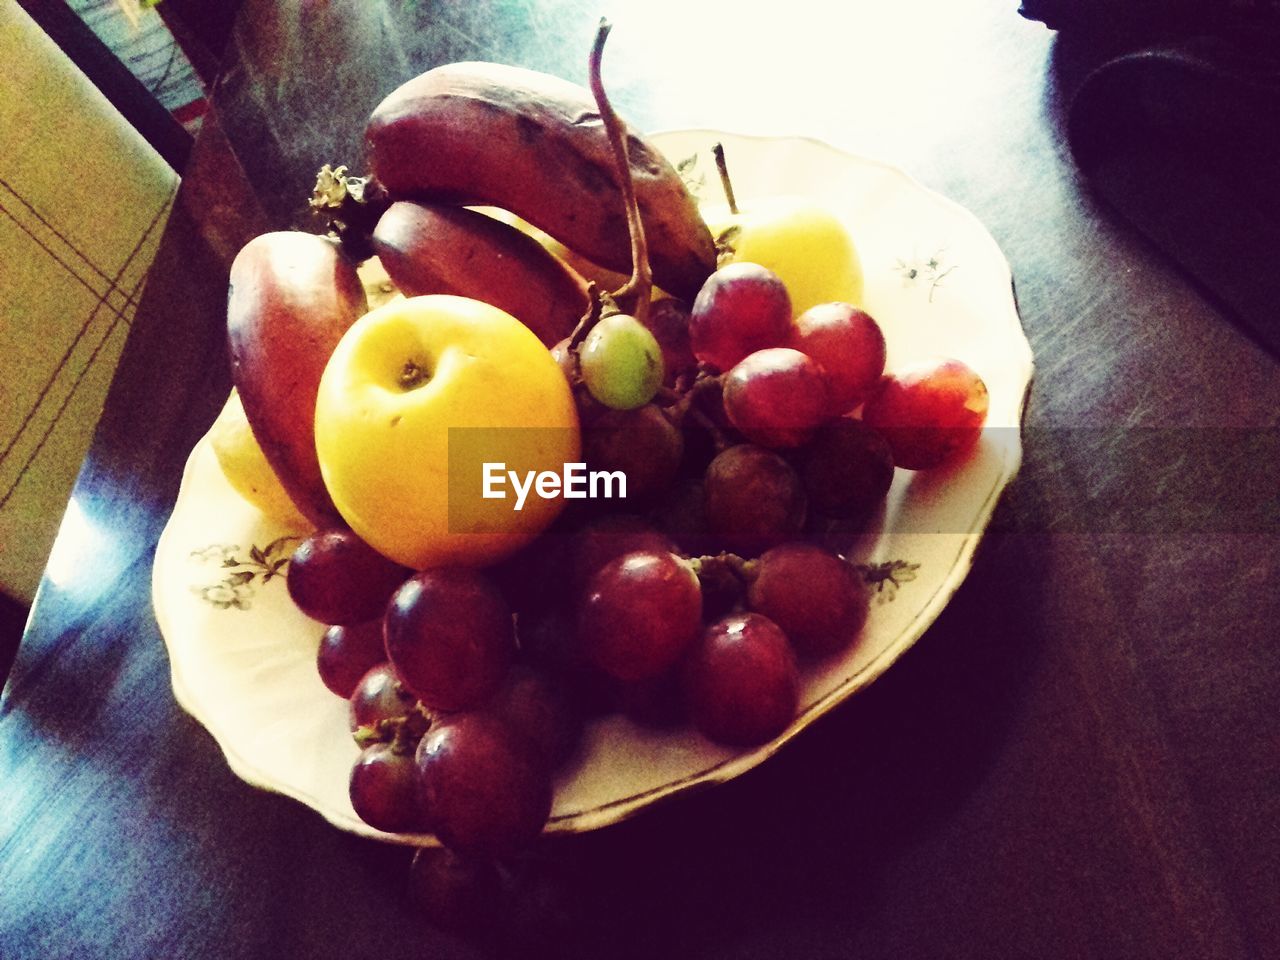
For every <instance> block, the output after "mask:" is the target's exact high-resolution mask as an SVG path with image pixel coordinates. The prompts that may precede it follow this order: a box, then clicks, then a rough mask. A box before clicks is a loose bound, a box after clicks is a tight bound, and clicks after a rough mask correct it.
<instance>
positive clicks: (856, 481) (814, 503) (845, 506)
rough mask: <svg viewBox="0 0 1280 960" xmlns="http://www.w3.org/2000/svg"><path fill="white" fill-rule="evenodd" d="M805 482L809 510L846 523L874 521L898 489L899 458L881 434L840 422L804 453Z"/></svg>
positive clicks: (828, 424)
mask: <svg viewBox="0 0 1280 960" xmlns="http://www.w3.org/2000/svg"><path fill="white" fill-rule="evenodd" d="M799 461H800V476H801V478H802V479H803V480H804V489H805V493H806V494H808V496H809V505H810V506H811V507H813V508H814V510H816V511H818V512H819V513H823V514H826V515H827V516H830V517H839V518H841V519H845V520H861V519H865V518H866V517H868V516H870V515H871V513H872V511H873V510H875V509H876V508H877V507H878V506H879V505H880V503H881V502H882V501H883V500H884V498H885V495H886V494H887V493H888V492H889V487H890V485H891V484H892V483H893V453H892V452H891V451H890V450H889V442H888V441H887V440H885V438H884V435H883V434H881V433H880V432H879V431H877V430H874V429H872V428H871V427H869V426H867V425H866V424H865V423H863V422H862V421H860V420H851V419H849V418H848V417H839V418H837V419H835V420H829V421H827V422H826V423H824V424H823V425H822V426H821V427H819V428H818V432H817V433H816V434H814V436H813V439H812V440H810V441H809V443H808V444H807V445H806V446H805V447H804V449H802V450H801V451H800V457H799Z"/></svg>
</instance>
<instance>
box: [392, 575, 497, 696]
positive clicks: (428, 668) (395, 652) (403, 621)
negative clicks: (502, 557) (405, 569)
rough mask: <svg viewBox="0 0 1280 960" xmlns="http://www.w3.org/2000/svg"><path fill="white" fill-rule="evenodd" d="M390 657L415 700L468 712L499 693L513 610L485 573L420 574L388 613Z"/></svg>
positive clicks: (399, 592) (407, 584) (397, 596)
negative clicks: (472, 707) (467, 709)
mask: <svg viewBox="0 0 1280 960" xmlns="http://www.w3.org/2000/svg"><path fill="white" fill-rule="evenodd" d="M385 629H386V640H387V657H388V659H390V661H391V663H392V664H393V665H394V666H395V668H396V672H397V673H398V674H399V675H400V677H401V678H402V679H403V680H404V683H405V686H407V687H408V688H409V689H410V690H411V691H413V693H414V694H416V695H417V697H418V699H419V700H421V701H422V702H423V703H424V704H426V706H427V707H429V708H432V709H436V710H465V709H466V708H468V707H471V706H475V705H476V704H478V703H480V702H481V701H483V700H485V699H487V698H488V697H490V696H492V695H493V694H494V693H496V692H497V690H498V688H499V687H500V686H501V685H502V681H503V679H504V677H505V676H506V672H507V667H508V666H509V665H510V663H511V660H512V657H513V656H514V655H515V627H514V625H513V623H512V620H511V610H510V609H509V608H508V607H507V603H506V601H505V600H503V598H502V594H501V593H500V592H499V591H498V589H497V587H495V586H494V585H493V583H492V582H490V581H489V580H488V578H486V577H485V576H484V575H483V574H481V573H478V572H476V571H474V570H466V569H463V568H460V567H441V568H438V569H435V570H424V571H422V572H421V573H419V574H417V575H415V576H414V577H412V578H410V579H409V580H407V581H405V583H404V585H403V586H402V587H401V588H400V589H399V590H397V591H396V594H395V596H394V597H392V598H391V603H390V605H389V606H388V607H387V617H386V628H385Z"/></svg>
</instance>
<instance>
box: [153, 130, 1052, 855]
mask: <svg viewBox="0 0 1280 960" xmlns="http://www.w3.org/2000/svg"><path fill="white" fill-rule="evenodd" d="M654 139H655V140H656V141H657V142H658V144H659V145H660V146H661V147H662V149H664V150H665V151H666V152H667V154H668V156H670V157H671V158H672V159H673V160H674V161H680V160H683V159H685V158H689V157H693V156H695V155H697V157H698V159H697V162H696V163H694V164H692V165H690V166H688V167H686V173H687V176H688V178H689V179H690V180H691V181H693V182H694V184H695V189H696V182H697V181H698V180H704V184H703V187H702V190H703V192H705V194H706V196H707V198H708V199H715V196H714V194H713V191H718V185H717V183H718V181H717V180H716V175H715V167H714V164H713V163H712V161H711V159H710V152H709V151H710V147H711V145H712V144H713V143H715V142H716V141H717V140H718V141H721V142H723V143H724V144H725V148H726V151H727V153H728V156H729V157H730V158H731V165H732V172H733V176H734V181H735V187H736V192H737V194H738V198H739V202H740V203H745V202H749V201H750V198H752V197H755V196H767V195H771V194H777V193H802V194H806V195H810V196H813V197H815V198H818V199H820V200H822V201H823V202H825V203H826V204H829V205H830V206H831V207H832V208H833V209H835V210H836V211H838V212H839V214H840V215H841V216H843V217H844V218H846V219H847V221H848V225H849V229H850V231H851V233H852V235H853V237H854V238H855V240H856V242H857V244H858V247H859V251H860V253H861V256H862V262H863V268H864V273H865V276H866V302H865V306H866V308H867V310H868V311H869V312H870V313H871V314H872V315H873V316H875V317H876V318H877V319H878V320H879V322H880V323H881V325H882V327H883V328H884V330H885V334H886V339H887V341H888V348H889V361H888V364H889V368H890V369H893V368H894V367H898V366H901V365H903V364H905V363H908V362H911V361H913V360H916V359H922V358H925V357H929V356H937V355H944V356H951V357H956V358H959V359H961V360H963V361H965V362H966V363H968V364H969V365H970V366H972V367H973V368H974V369H975V370H977V372H978V373H979V374H980V375H981V376H982V378H983V379H984V380H985V381H986V383H987V386H988V388H989V389H990V392H991V411H990V417H989V421H988V423H989V426H990V427H991V428H992V429H989V430H988V431H986V433H985V434H984V437H983V439H982V442H981V443H980V444H979V446H978V448H977V449H976V450H975V451H974V453H973V455H972V456H970V457H969V458H968V459H966V460H965V461H964V462H963V463H961V464H958V465H956V466H954V467H952V468H949V469H947V470H946V471H944V472H942V473H941V474H939V473H934V474H928V475H926V474H919V475H917V474H913V473H909V472H907V471H902V470H899V471H897V475H896V477H895V479H894V483H893V487H892V489H891V491H890V495H889V500H888V504H887V508H886V510H885V514H884V523H883V527H882V532H881V533H879V534H878V535H877V536H873V537H868V538H866V539H865V542H864V543H863V544H862V545H861V547H860V548H859V551H860V553H859V556H857V557H856V558H855V559H857V560H859V561H861V562H863V563H864V564H866V565H867V567H868V575H869V578H870V579H872V580H874V581H875V584H876V594H875V598H876V602H874V603H873V604H872V607H871V614H870V617H869V620H868V623H867V627H866V630H865V632H864V635H863V636H862V638H861V639H860V640H859V642H858V643H857V644H856V645H855V646H854V648H853V649H851V650H849V651H848V652H847V653H846V654H845V655H843V656H842V657H840V658H838V659H836V660H834V661H829V662H826V663H823V664H821V665H820V666H811V667H809V668H807V669H806V670H805V671H804V673H803V677H802V682H803V685H802V692H801V707H800V712H799V715H798V716H797V717H796V720H795V722H794V723H792V724H791V726H790V727H789V728H788V729H787V730H786V732H785V733H783V734H782V735H781V736H779V737H778V738H777V739H776V740H774V741H773V742H771V743H769V744H766V745H765V746H762V747H760V748H758V749H754V750H749V751H745V752H743V751H731V750H726V749H723V748H720V747H717V746H715V745H713V744H711V743H709V742H708V741H706V740H705V739H703V738H702V737H701V736H699V735H698V734H696V733H694V732H692V731H681V732H674V733H668V732H662V733H659V732H654V731H651V730H646V729H643V728H640V727H637V726H635V725H633V724H632V723H631V722H629V721H627V720H625V719H623V718H621V717H611V718H607V719H604V720H602V721H598V722H596V723H595V724H594V725H593V726H591V727H590V729H589V730H588V733H587V742H586V746H585V749H584V750H583V751H582V753H581V755H580V759H579V761H578V762H577V763H576V765H575V766H574V767H573V768H572V769H569V770H567V771H565V772H564V774H563V775H562V777H561V779H560V781H559V783H558V786H557V791H556V801H555V808H554V810H553V813H552V819H551V822H550V824H549V826H548V829H549V830H551V831H554V832H577V831H584V830H592V829H596V828H598V827H602V826H605V825H607V824H610V823H613V822H615V821H618V820H621V819H623V818H625V817H628V816H630V815H632V814H634V813H636V812H637V811H639V810H641V809H642V808H644V807H645V806H647V805H649V804H651V803H653V802H655V801H657V800H660V799H663V798H665V797H669V796H672V795H674V794H676V793H679V792H680V791H683V790H687V789H689V788H691V787H694V786H697V785H699V784H706V783H713V782H720V781H724V780H728V779H730V778H732V777H734V776H737V775H738V774H740V773H742V772H743V771H745V770H747V769H749V768H751V767H753V766H755V765H756V764H758V763H760V762H761V761H763V760H765V759H766V758H767V757H769V756H770V755H771V754H773V753H774V752H775V751H776V750H778V749H779V748H780V747H781V746H782V745H783V744H784V743H786V742H787V741H788V740H790V739H791V738H792V737H794V736H796V735H797V734H799V733H800V731H802V730H803V729H804V728H805V727H806V726H808V724H810V723H811V722H812V721H813V720H815V719H816V718H817V717H819V716H820V715H822V714H823V713H825V712H826V711H828V710H830V709H832V708H834V707H836V706H837V705H839V704H840V702H841V701H843V700H845V699H847V698H848V697H850V696H852V695H853V694H854V693H856V692H857V691H858V690H860V689H862V688H863V687H865V686H866V685H867V684H868V683H870V682H871V681H872V680H874V679H875V678H876V677H878V676H879V675H880V674H881V673H883V672H884V671H885V670H886V669H887V668H888V667H889V666H890V665H891V664H892V663H893V662H894V661H895V660H896V659H897V658H898V657H899V656H901V654H902V653H903V651H905V650H906V649H907V648H908V647H909V646H911V644H912V643H914V642H915V640H916V639H917V638H918V637H919V636H920V635H921V634H922V633H923V632H924V630H925V629H926V628H927V627H928V626H929V624H930V623H932V622H933V620H934V619H935V618H936V617H937V616H938V614H939V612H940V611H941V610H942V608H943V607H944V606H945V605H946V603H947V601H948V600H949V599H950V597H951V595H952V594H953V593H954V592H955V590H956V589H957V587H959V585H960V583H961V581H962V580H963V579H964V577H965V575H966V574H967V573H968V571H969V567H970V564H971V561H972V557H973V553H974V550H975V548H976V547H977V544H978V540H979V538H980V537H981V535H982V532H983V530H984V528H985V527H986V525H987V523H988V521H989V519H990V517H991V512H992V510H993V509H994V508H995V504H996V501H997V499H998V497H999V495H1000V492H1001V491H1002V490H1003V489H1004V487H1005V485H1006V484H1007V483H1008V482H1009V480H1010V479H1012V477H1013V476H1014V474H1015V473H1016V472H1017V469H1018V465H1019V461H1020V458H1021V443H1020V436H1019V426H1020V422H1021V415H1022V407H1023V403H1024V400H1025V397H1026V394H1027V389H1028V385H1029V383H1030V380H1031V373H1032V360H1031V350H1030V347H1029V346H1028V344H1027V340H1026V338H1025V336H1024V335H1023V332H1022V326H1021V323H1020V322H1019V319H1018V315H1017V311H1016V308H1015V305H1014V300H1013V293H1012V286H1011V278H1010V274H1009V266H1008V264H1007V263H1006V261H1005V259H1004V257H1003V255H1002V254H1001V253H1000V250H999V249H998V248H997V246H996V244H995V242H994V241H993V240H992V238H991V236H990V235H989V234H988V233H987V231H986V230H985V229H984V228H983V227H982V225H981V224H980V223H979V222H978V221H977V220H976V219H975V218H974V217H973V216H972V215H971V214H969V213H968V212H967V211H965V210H964V209H962V208H961V207H959V206H957V205H956V204H955V203H952V202H951V201H949V200H946V199H945V198H943V197H941V196H939V195H937V194H935V193H933V192H931V191H930V190H927V189H925V188H924V187H922V186H921V185H920V184H918V183H916V182H915V181H914V180H912V179H911V178H910V177H908V176H907V175H906V174H904V173H902V172H901V171H900V170H897V169H895V168H893V167H890V166H886V165H884V164H882V163H877V162H874V161H871V160H867V159H864V158H861V157H855V156H850V155H848V154H846V153H842V152H840V151H837V150H835V149H833V148H831V147H829V146H826V145H824V144H821V143H818V142H815V141H812V140H805V139H790V138H788V139H755V138H749V137H742V136H736V135H732V134H726V133H719V132H715V131H705V130H703V131H681V132H678V133H668V134H662V135H659V136H657V137H655V138H654ZM300 532H301V531H297V530H285V529H279V528H278V527H275V526H273V525H272V524H271V523H270V522H269V521H267V520H266V519H265V518H264V517H263V516H262V515H261V514H260V513H259V512H258V511H256V510H255V509H254V508H253V507H251V506H249V505H248V504H247V503H245V502H244V501H243V500H242V499H241V498H240V497H239V496H238V495H237V494H236V493H235V492H234V491H233V490H232V489H231V488H230V487H229V486H228V485H227V483H226V481H225V480H224V479H223V476H222V473H221V471H220V470H219V468H218V465H217V462H216V460H215V459H214V457H213V453H212V451H211V449H210V446H209V443H208V439H207V438H205V439H203V440H201V441H200V443H198V444H197V445H196V448H195V449H194V450H193V451H192V453H191V457H190V460H189V461H188V463H187V467H186V472H185V473H184V475H183V480H182V486H181V489H180V490H179V493H178V501H177V504H176V505H175V507H174V511H173V516H172V518H171V519H170V521H169V523H168V525H167V526H166V528H165V530H164V533H163V534H162V536H161V538H160V543H159V546H158V548H157V550H156V559H155V566H154V574H153V594H154V601H155V610H156V618H157V620H158V621H159V624H160V629H161V632H162V633H163V635H164V638H165V642H166V644H167V645H168V650H169V657H170V661H171V665H172V670H173V688H174V693H175V694H176V696H177V699H178V702H179V703H180V704H181V705H182V706H183V707H184V708H185V709H186V710H187V711H189V712H190V713H191V714H192V716H194V717H195V718H196V719H197V720H198V721H199V722H200V723H201V724H203V725H204V726H205V727H206V728H207V729H208V730H209V732H210V733H211V734H212V735H213V736H214V738H215V739H216V740H217V742H218V744H219V745H220V746H221V747H222V750H223V752H224V753H225V754H226V757H227V762H228V763H229V764H230V765H231V768H232V770H234V771H235V772H236V773H237V774H238V775H239V776H240V777H242V778H243V779H245V780H246V781H248V782H249V783H251V784H253V785H255V786H258V787H262V788H265V789H268V790H274V791H277V792H279V793H283V794H285V795H287V796H290V797H293V798H295V799H297V800H300V801H301V802H303V803H305V804H307V805H308V806H310V807H312V808H313V809H315V810H316V811H318V812H319V813H320V814H321V815H323V816H324V817H325V818H326V819H328V820H329V821H330V822H332V823H333V824H335V825H336V826H338V827H341V828H342V829H344V830H350V831H352V832H354V833H359V834H363V835H366V836H372V837H378V838H381V839H388V840H396V841H399V842H405V843H417V844H424V843H432V842H434V840H433V839H432V838H429V837H392V836H389V835H387V834H383V833H380V832H378V831H376V830H373V829H372V828H370V827H368V826H366V825H365V824H364V823H363V822H362V821H361V820H359V819H358V818H357V817H356V815H355V813H354V812H353V811H352V809H351V803H350V801H349V799H348V797H347V778H348V775H349V772H350V769H351V765H352V763H353V762H354V760H355V758H356V755H357V748H356V746H355V744H354V743H353V742H352V740H351V737H350V735H349V734H348V731H347V705H346V702H345V701H343V700H340V699H338V698H337V697H335V696H333V695H332V694H331V693H329V692H328V691H327V690H326V689H325V688H324V686H323V685H322V684H321V683H320V680H319V677H318V676H317V674H316V668H315V653H316V645H317V643H318V641H319V638H320V634H321V632H322V628H321V627H319V626H318V625H316V624H315V623H313V622H311V621H309V620H308V619H307V618H306V617H304V616H303V615H302V614H301V613H299V612H298V611H297V610H296V609H295V608H294V607H293V606H292V604H291V602H290V600H289V598H288V595H287V593H286V591H285V584H284V580H283V577H282V575H281V574H282V572H283V570H282V568H281V564H280V561H282V560H284V559H285V558H287V557H288V555H289V552H290V550H291V548H292V543H293V542H294V541H291V540H287V539H282V538H287V537H289V536H291V535H296V534H298V533H300ZM273 571H274V572H273Z"/></svg>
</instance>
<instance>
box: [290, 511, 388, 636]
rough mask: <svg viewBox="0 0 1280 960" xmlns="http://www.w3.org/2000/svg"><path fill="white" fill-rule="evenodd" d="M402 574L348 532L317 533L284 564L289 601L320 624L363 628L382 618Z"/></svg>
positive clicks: (304, 541) (384, 558)
mask: <svg viewBox="0 0 1280 960" xmlns="http://www.w3.org/2000/svg"><path fill="white" fill-rule="evenodd" d="M408 575H409V571H408V570H406V569H405V568H404V567H402V566H400V565H399V564H397V563H394V562H392V561H391V560H388V559H387V558H386V557H384V556H382V554H380V553H378V552H377V551H375V550H374V549H373V547H371V546H369V545H368V544H367V543H365V542H364V541H363V540H361V539H360V538H359V537H357V536H356V535H355V534H354V533H352V532H351V531H350V530H340V529H339V530H318V531H316V532H315V533H313V534H312V535H311V536H309V537H307V539H305V540H303V541H302V543H301V544H300V545H299V546H298V549H297V550H295V551H294V553H293V558H292V559H291V560H290V561H289V576H288V586H289V596H290V597H292V598H293V602H294V603H296V604H297V605H298V609H299V610H301V611H302V612H303V613H305V614H306V615H307V616H309V617H311V618H312V619H313V620H319V621H320V622H321V623H337V624H343V625H347V624H352V623H364V622H365V621H366V620H372V619H374V618H375V617H380V616H382V612H383V610H384V609H386V606H387V599H388V598H389V597H390V596H391V594H392V593H394V592H395V589H396V587H398V586H400V584H402V583H403V582H404V579H405V577H407V576H408Z"/></svg>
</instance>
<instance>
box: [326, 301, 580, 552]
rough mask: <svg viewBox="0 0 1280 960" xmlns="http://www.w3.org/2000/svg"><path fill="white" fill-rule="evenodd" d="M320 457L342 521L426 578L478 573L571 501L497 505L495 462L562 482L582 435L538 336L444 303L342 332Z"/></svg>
mask: <svg viewBox="0 0 1280 960" xmlns="http://www.w3.org/2000/svg"><path fill="white" fill-rule="evenodd" d="M316 453H317V455H318V457H319V460H320V472H321V475H322V476H323V478H324V482H325V486H326V487H327V488H328V490H329V494H330V496H331V497H332V498H333V502H334V504H335V505H336V506H337V508H338V512H339V513H341V514H342V517H343V519H345V520H346V521H347V523H349V524H350V525H351V529H352V530H354V531H355V532H356V534H358V535H359V536H360V537H361V538H363V539H364V540H365V541H366V542H367V543H368V544H369V545H370V546H372V547H373V548H374V549H375V550H377V551H379V552H380V553H382V554H384V555H385V556H387V557H390V558H391V559H392V560H395V561H397V562H399V563H402V564H405V565H406V566H410V567H414V568H417V569H425V568H427V567H434V566H443V565H450V564H458V565H463V566H472V567H478V566H486V565H488V564H490V563H493V562H495V561H497V560H499V559H501V558H502V557H504V556H506V555H508V554H510V553H512V552H514V551H515V550H518V549H519V548H520V547H522V546H524V545H525V544H527V543H529V542H530V541H531V540H533V539H534V538H535V537H536V536H537V535H538V534H539V533H541V532H542V531H543V530H544V529H545V528H546V527H547V525H548V524H550V523H551V521H552V520H553V519H555V517H556V515H557V514H558V513H559V511H560V508H561V506H562V501H561V500H560V499H558V498H543V497H537V496H530V497H528V498H527V499H526V500H525V501H524V502H523V503H522V504H521V508H520V509H515V502H516V501H515V500H514V499H513V498H512V497H504V498H493V497H486V496H485V476H484V473H485V471H484V464H486V463H494V464H503V465H504V466H503V467H502V470H503V471H504V472H505V471H511V472H515V473H516V474H517V475H519V476H521V477H524V476H526V475H531V473H541V472H543V471H547V472H555V473H561V472H562V471H563V470H564V467H565V464H567V463H573V462H576V461H578V459H579V454H580V434H579V428H578V417H577V410H576V408H575V406H574V402H573V396H572V394H571V393H570V389H569V384H568V381H567V380H566V379H565V376H564V374H563V373H562V372H561V370H560V367H559V366H558V365H557V364H556V362H555V360H554V359H552V356H551V353H550V351H548V350H547V348H546V347H545V346H543V345H542V343H540V342H539V340H538V338H537V337H536V336H534V334H533V333H532V332H531V331H530V330H529V328H528V327H526V326H525V325H524V324H522V323H521V322H520V321H518V320H516V319H515V318H514V317H513V316H511V315H510V314H508V313H505V312H503V311H502V310H499V309H498V308H497V307H493V306H490V305H488V304H485V303H481V302H479V301H477V300H469V299H466V298H463V297H454V296H443V295H433V296H423V297H410V298H408V299H405V300H397V301H394V302H392V303H389V304H386V305H385V306H382V307H379V308H378V309H377V310H373V311H371V312H370V313H367V314H365V316H363V317H361V318H360V319H359V320H357V321H356V322H355V324H353V325H352V327H351V328H350V329H349V330H348V331H347V333H346V334H345V335H344V336H343V338H342V340H341V341H340V342H339V343H338V346H337V348H336V349H335V350H334V352H333V355H332V357H330V359H329V362H328V365H327V366H326V367H325V371H324V375H323V376H322V377H321V379H320V392H319V396H318V398H317V401H316ZM490 492H492V491H490Z"/></svg>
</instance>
